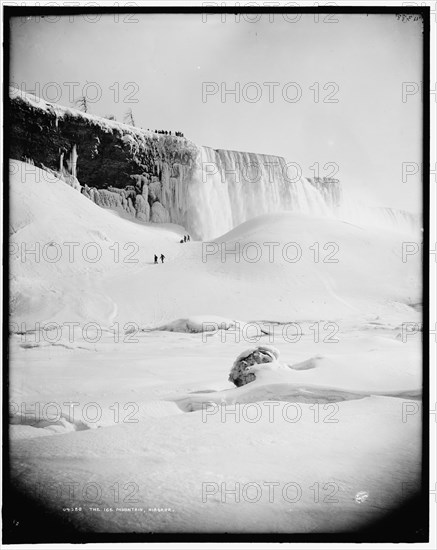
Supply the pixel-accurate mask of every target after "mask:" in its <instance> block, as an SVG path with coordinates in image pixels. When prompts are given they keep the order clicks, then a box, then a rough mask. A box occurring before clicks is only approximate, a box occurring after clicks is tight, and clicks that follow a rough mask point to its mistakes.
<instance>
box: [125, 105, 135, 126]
mask: <svg viewBox="0 0 437 550" xmlns="http://www.w3.org/2000/svg"><path fill="white" fill-rule="evenodd" d="M124 121H125V123H126V124H129V125H130V126H135V120H134V115H133V112H132V107H130V108H129V109H128V110H127V111H126V114H125V115H124Z"/></svg>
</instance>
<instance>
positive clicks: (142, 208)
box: [9, 90, 198, 223]
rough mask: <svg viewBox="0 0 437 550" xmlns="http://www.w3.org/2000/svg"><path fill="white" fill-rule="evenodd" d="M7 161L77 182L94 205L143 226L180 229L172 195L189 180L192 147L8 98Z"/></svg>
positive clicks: (32, 100) (14, 95)
mask: <svg viewBox="0 0 437 550" xmlns="http://www.w3.org/2000/svg"><path fill="white" fill-rule="evenodd" d="M9 113H10V123H11V124H10V130H11V135H10V158H15V159H17V160H24V161H26V160H27V161H29V160H30V161H31V162H32V163H34V164H35V165H36V166H38V167H41V168H46V169H49V170H51V171H53V172H56V173H57V174H60V175H61V176H62V179H64V181H66V182H67V183H69V184H72V180H74V181H77V180H78V181H79V182H80V187H81V192H82V193H83V194H84V195H85V196H87V197H88V198H90V199H91V200H93V201H94V202H95V203H96V204H98V205H100V206H103V207H107V208H114V209H118V210H120V209H121V210H123V211H124V212H125V213H127V214H129V215H131V216H135V217H137V218H138V219H140V220H143V221H156V222H168V221H170V219H172V221H174V222H176V223H181V222H183V220H184V219H185V216H186V212H185V210H184V209H183V208H182V210H181V211H177V210H178V209H177V208H176V209H175V205H176V204H177V205H178V206H180V207H183V203H181V202H180V201H177V200H176V198H177V197H176V195H177V194H178V192H179V190H180V189H181V188H185V187H186V186H187V185H188V182H189V181H190V180H191V179H192V177H193V170H194V169H195V166H196V157H197V155H198V149H197V147H196V146H195V145H194V144H193V143H191V142H190V141H188V140H187V139H185V138H181V137H176V136H166V135H162V134H155V133H152V132H147V131H145V130H142V129H140V128H134V127H132V126H127V125H125V124H121V123H117V122H115V121H110V120H106V119H103V118H99V117H95V116H93V115H89V114H87V113H83V112H81V111H78V110H76V109H68V108H64V107H61V106H58V105H55V104H50V103H48V102H45V101H43V100H40V99H39V98H36V97H35V96H31V95H29V94H24V93H22V92H18V91H17V90H12V91H11V95H10V104H9Z"/></svg>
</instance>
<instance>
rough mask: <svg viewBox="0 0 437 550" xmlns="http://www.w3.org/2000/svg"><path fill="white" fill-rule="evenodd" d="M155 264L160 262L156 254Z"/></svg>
mask: <svg viewBox="0 0 437 550" xmlns="http://www.w3.org/2000/svg"><path fill="white" fill-rule="evenodd" d="M154 263H155V264H157V263H158V256H157V255H156V254H155V261H154Z"/></svg>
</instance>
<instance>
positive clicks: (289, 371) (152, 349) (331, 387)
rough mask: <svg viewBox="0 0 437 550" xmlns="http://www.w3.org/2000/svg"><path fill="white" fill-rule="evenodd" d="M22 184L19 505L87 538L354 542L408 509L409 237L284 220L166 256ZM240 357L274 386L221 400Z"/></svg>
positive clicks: (179, 247)
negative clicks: (33, 251)
mask: <svg viewBox="0 0 437 550" xmlns="http://www.w3.org/2000/svg"><path fill="white" fill-rule="evenodd" d="M24 169H26V170H27V173H26V174H24ZM32 170H33V175H32V173H31V172H29V167H24V165H22V164H21V163H17V162H14V164H13V167H12V170H11V172H12V181H11V195H12V196H11V201H12V214H11V225H12V236H11V242H12V243H13V244H12V249H11V275H12V279H11V293H12V315H11V322H12V329H13V332H14V334H13V335H12V337H11V350H10V357H11V367H10V402H11V432H10V434H11V466H12V475H13V480H14V483H15V484H16V486H17V487H18V488H19V489H20V490H23V491H24V493H26V494H28V495H30V494H31V495H33V496H34V497H35V498H36V499H37V500H38V502H39V503H41V504H42V505H43V506H45V507H47V508H49V509H50V510H52V511H54V512H55V513H56V514H58V515H59V517H62V518H63V519H64V520H65V521H67V522H68V523H69V524H70V525H72V526H74V527H76V528H77V529H79V530H82V531H86V530H89V531H95V532H134V531H135V532H157V533H160V532H161V533H165V532H182V531H186V532H199V533H200V532H211V531H214V532H228V533H229V532H283V533H284V532H286V533H290V532H291V533H309V532H311V533H315V532H337V531H347V530H350V531H353V530H356V529H358V528H361V527H364V526H366V525H368V524H369V522H371V521H373V520H375V519H377V518H382V517H383V516H384V514H385V513H387V512H390V511H393V510H394V509H396V508H397V507H398V506H400V505H401V504H402V503H403V502H405V501H406V500H407V499H408V498H410V497H411V496H412V495H414V494H415V493H416V491H417V490H418V488H419V487H420V473H421V463H420V457H421V388H422V380H421V355H420V354H421V340H420V333H419V331H418V327H419V324H420V320H421V315H420V313H419V311H418V309H419V308H418V304H419V303H420V301H421V296H420V291H421V288H420V257H419V256H418V255H411V256H409V257H408V258H407V261H405V258H404V261H402V259H403V258H402V243H403V242H407V241H408V242H413V243H415V242H417V241H418V238H417V236H408V237H406V236H403V235H399V234H397V233H392V234H391V233H389V232H385V233H384V234H381V232H380V231H379V232H377V231H375V230H373V229H371V228H366V227H360V226H356V225H352V224H347V223H343V222H341V221H337V220H333V219H330V220H327V219H326V220H325V219H315V218H310V217H307V216H298V215H296V214H290V213H284V214H280V215H275V216H264V217H261V218H257V219H255V220H251V221H249V222H246V223H244V224H242V225H241V226H239V227H238V228H236V229H235V230H233V231H231V232H230V233H228V234H227V235H224V236H223V237H221V238H220V239H217V240H216V241H214V242H213V243H209V244H208V245H207V246H205V244H202V243H198V242H190V243H187V244H180V243H179V240H180V238H181V235H183V233H184V230H183V228H181V227H178V226H174V225H168V226H158V225H149V224H140V223H134V222H131V221H128V220H125V219H122V218H119V217H118V216H116V215H115V214H114V213H112V212H109V211H105V210H103V209H100V208H99V207H97V206H96V205H95V204H93V203H92V202H91V201H89V200H87V199H86V198H84V197H83V196H81V195H80V194H79V193H78V192H77V191H75V190H74V189H72V188H70V187H68V186H67V185H66V184H64V183H62V182H59V181H53V178H52V181H47V177H46V176H45V175H44V173H43V172H42V171H39V170H37V169H32ZM38 180H39V181H38ZM67 242H69V243H71V242H75V243H76V242H77V243H78V245H74V246H75V247H74V248H72V246H73V245H65V244H64V243H67ZM91 242H93V243H95V244H94V249H93V248H92V247H91V246H88V245H87V243H91ZM268 242H269V243H272V242H274V243H278V244H277V245H275V246H276V248H275V249H274V250H275V252H274V257H273V260H274V261H270V259H271V258H269V247H268V245H266V244H265V243H268ZM290 242H294V243H296V244H297V245H298V248H296V246H294V248H293V247H288V249H287V251H286V252H284V247H286V246H287V243H290ZM23 243H27V246H34V245H35V243H39V246H40V251H41V255H40V256H39V257H38V256H31V255H27V256H25V257H23V256H21V253H22V246H23ZM48 243H52V244H51V246H50V247H49V246H48ZM129 243H130V244H129ZM249 243H251V244H249ZM254 243H255V245H254ZM315 243H318V244H317V245H315ZM224 246H225V247H227V248H223V247H224ZM236 246H239V247H240V248H239V250H238V249H237V254H236V255H234V256H232V255H226V254H225V256H223V257H222V253H223V250H225V252H226V251H229V250H231V249H233V250H235V247H236ZM245 246H246V248H245ZM69 247H70V248H69ZM257 247H258V248H257ZM259 249H261V251H262V254H261V257H260V258H259V260H258V261H256V262H253V261H251V260H252V259H253V257H254V256H255V255H256V253H258V252H259ZM299 249H300V250H299ZM37 250H38V249H37ZM59 250H61V255H60V256H59ZM69 250H73V257H72V260H73V261H70V259H71V258H69V255H68V252H69ZM84 250H86V252H89V257H94V255H93V254H92V253H93V252H94V251H95V250H97V251H99V250H100V251H101V258H100V259H99V260H98V261H96V262H91V261H86V260H84V258H83V255H82V252H83V251H84ZM296 250H297V252H299V251H300V252H301V257H300V259H299V261H294V262H290V261H287V258H286V257H284V254H285V255H287V254H288V259H290V258H292V257H294V256H295V253H296ZM410 250H412V248H410ZM278 251H279V253H278ZM161 252H163V253H164V254H165V256H166V261H165V263H164V264H159V265H154V264H153V254H154V253H156V254H158V255H159V254H160V253H161ZM117 253H118V254H119V256H118V258H117V256H116V254H117ZM205 254H206V256H205ZM316 254H318V256H317V255H316ZM53 258H58V259H57V261H53ZM37 259H39V261H37ZM117 259H118V260H119V261H116V260H117ZM135 259H138V260H139V261H138V262H136V263H135V262H131V261H127V260H135ZM237 259H238V260H239V261H237ZM333 259H338V262H333V261H329V260H333ZM123 260H124V261H123ZM223 260H224V261H223ZM178 319H179V320H180V321H177V320H178ZM50 322H51V323H56V325H52V326H49V325H48V323H50ZM205 322H209V327H208V328H209V330H210V332H207V333H206V332H203V333H202V332H199V327H200V328H205V325H204V323H205ZM248 322H252V324H250V325H248V324H247V323H248ZM253 322H256V323H253ZM38 323H39V325H37V324H38ZM72 323H77V324H75V325H73V324H72ZM89 323H94V324H92V325H90V324H89ZM292 323H293V324H292ZM405 323H410V324H409V325H405ZM219 326H223V328H224V329H227V330H215V327H219ZM406 327H408V328H407V329H406ZM39 328H41V329H42V330H36V329H39ZM154 329H159V330H154ZM406 330H408V332H406ZM251 337H252V339H251ZM257 343H259V344H267V345H273V346H275V347H276V348H277V349H278V350H279V352H280V358H279V359H280V361H281V362H282V363H285V364H287V365H289V366H290V367H291V368H285V369H281V368H277V366H275V364H273V366H270V367H269V368H266V369H263V370H258V371H256V377H257V378H256V381H254V382H252V383H250V384H248V385H246V386H243V387H241V388H235V386H233V384H231V383H230V382H228V374H229V370H230V368H231V366H232V363H233V361H234V359H235V358H236V357H237V356H238V355H239V353H240V352H242V351H243V350H245V349H246V348H250V347H252V346H254V345H257ZM32 411H33V412H32ZM73 489H74V491H73ZM233 490H234V493H232V491H233ZM235 491H236V493H235ZM122 509H125V510H124V511H123V510H122Z"/></svg>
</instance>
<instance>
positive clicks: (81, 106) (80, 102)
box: [76, 96, 88, 113]
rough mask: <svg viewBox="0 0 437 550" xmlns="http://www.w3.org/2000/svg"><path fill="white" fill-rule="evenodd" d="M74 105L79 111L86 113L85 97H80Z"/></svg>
mask: <svg viewBox="0 0 437 550" xmlns="http://www.w3.org/2000/svg"><path fill="white" fill-rule="evenodd" d="M76 105H77V106H78V107H79V109H80V110H81V111H84V112H85V113H87V112H88V103H87V100H86V97H85V96H82V97H80V98H79V99H78V100H77V101H76Z"/></svg>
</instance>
